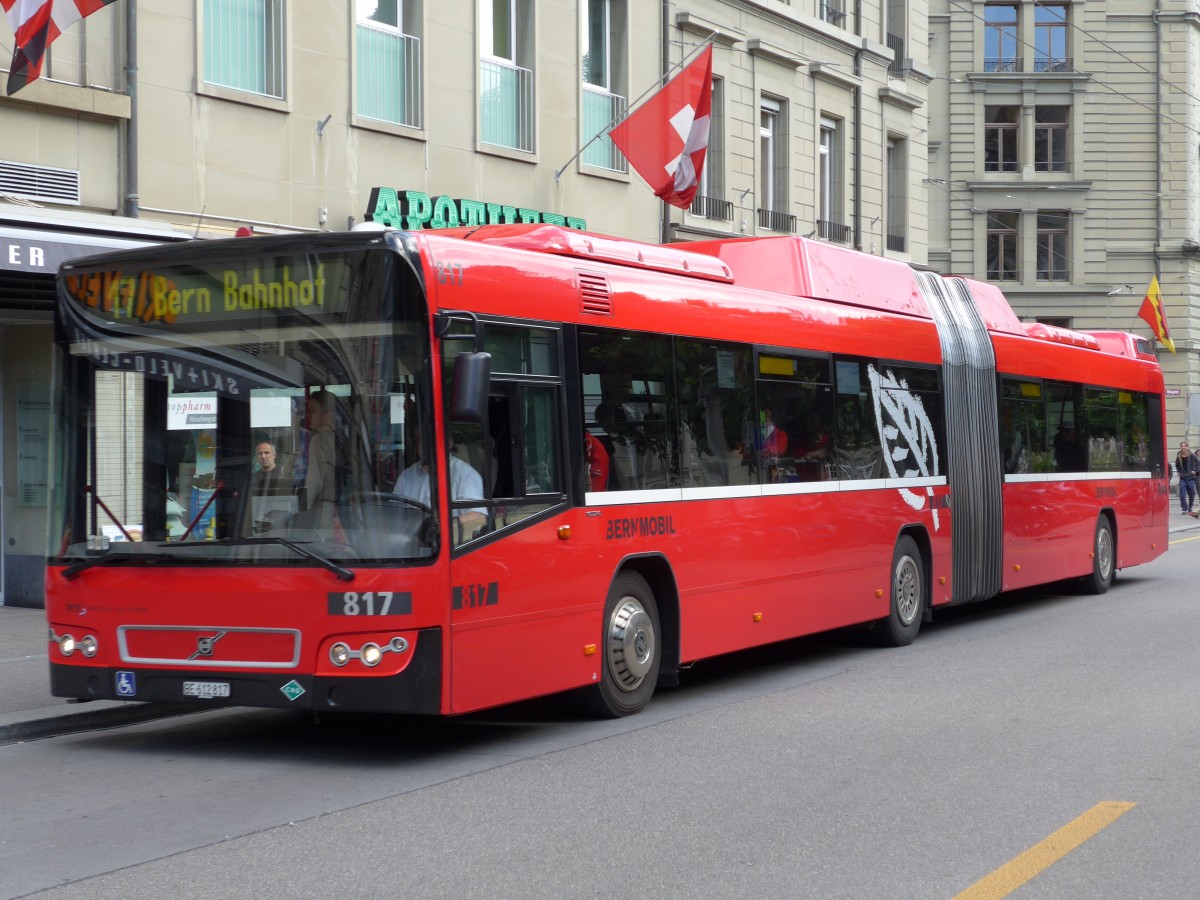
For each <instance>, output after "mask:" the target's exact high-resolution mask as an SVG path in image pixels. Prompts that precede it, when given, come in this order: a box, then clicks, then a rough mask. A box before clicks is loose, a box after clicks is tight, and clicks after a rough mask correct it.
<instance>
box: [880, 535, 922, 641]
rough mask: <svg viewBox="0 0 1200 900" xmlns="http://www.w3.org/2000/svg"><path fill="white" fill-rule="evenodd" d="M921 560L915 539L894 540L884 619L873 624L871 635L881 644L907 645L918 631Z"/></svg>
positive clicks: (920, 599)
mask: <svg viewBox="0 0 1200 900" xmlns="http://www.w3.org/2000/svg"><path fill="white" fill-rule="evenodd" d="M925 602H926V601H925V563H924V561H923V560H922V558H921V551H920V550H919V549H918V548H917V542H916V541H914V540H913V539H912V538H911V537H909V536H908V535H904V536H903V537H901V538H900V540H898V541H896V552H895V553H893V554H892V583H891V603H890V607H889V609H888V615H887V618H886V619H881V620H880V621H879V622H877V623H875V628H874V629H873V634H874V636H875V638H876V640H877V641H878V642H879V644H881V645H882V646H884V647H903V646H905V645H907V644H911V643H912V642H913V641H914V640H916V638H917V632H919V631H920V630H921V616H922V615H923V614H924V612H925Z"/></svg>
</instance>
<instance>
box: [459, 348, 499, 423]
mask: <svg viewBox="0 0 1200 900" xmlns="http://www.w3.org/2000/svg"><path fill="white" fill-rule="evenodd" d="M491 377H492V354H490V353H460V354H458V356H456V357H455V358H454V384H453V385H451V389H450V390H451V393H450V421H451V422H455V423H458V424H461V425H468V424H470V425H482V424H483V423H484V421H485V420H486V418H487V402H488V389H489V386H490V382H491Z"/></svg>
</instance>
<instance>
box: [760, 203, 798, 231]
mask: <svg viewBox="0 0 1200 900" xmlns="http://www.w3.org/2000/svg"><path fill="white" fill-rule="evenodd" d="M758 227H759V228H767V229H770V230H771V231H778V232H781V233H786V234H795V233H796V217H795V216H791V215H788V214H787V213H783V212H776V211H775V210H773V209H760V210H759V211H758Z"/></svg>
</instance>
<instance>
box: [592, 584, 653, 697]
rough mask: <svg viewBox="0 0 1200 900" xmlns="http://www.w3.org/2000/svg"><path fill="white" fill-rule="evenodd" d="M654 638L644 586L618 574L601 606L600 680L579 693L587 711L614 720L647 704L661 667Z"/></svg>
mask: <svg viewBox="0 0 1200 900" xmlns="http://www.w3.org/2000/svg"><path fill="white" fill-rule="evenodd" d="M660 634H661V632H660V630H659V624H658V605H657V604H656V603H655V602H654V593H653V592H652V591H651V590H650V585H648V584H647V583H646V579H644V578H643V577H642V576H641V575H639V574H637V573H636V572H622V573H621V574H620V575H618V576H617V577H616V579H615V580H614V581H613V583H612V587H611V588H610V589H609V591H608V600H607V602H606V603H605V605H604V634H603V638H602V640H601V644H600V652H601V654H602V655H603V659H602V660H601V663H602V669H601V674H600V681H599V682H598V683H596V684H594V685H591V686H590V687H589V688H588V689H587V693H586V695H585V696H586V697H587V702H588V706H589V708H590V709H591V711H592V712H593V713H595V714H596V715H599V716H603V717H605V718H619V717H621V716H628V715H632V714H633V713H635V712H638V711H639V710H641V709H642V708H643V707H645V705H646V704H647V703H649V702H650V697H651V696H652V695H653V694H654V688H655V685H656V684H657V683H658V670H659V666H660V665H661V663H662V647H661V641H660Z"/></svg>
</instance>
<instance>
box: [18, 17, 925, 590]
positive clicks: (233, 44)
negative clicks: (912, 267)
mask: <svg viewBox="0 0 1200 900" xmlns="http://www.w3.org/2000/svg"><path fill="white" fill-rule="evenodd" d="M926 8H927V7H926V4H925V3H924V2H921V3H901V2H896V0H882V2H871V0H860V2H856V3H854V4H848V3H846V2H845V0H790V2H789V0H674V2H672V0H662V2H660V3H649V2H634V0H537V2H535V0H447V2H437V3H434V2H432V0H347V2H341V3H322V4H313V3H305V4H300V3H294V2H292V3H289V2H286V0H194V2H188V3H179V2H171V0H140V2H138V3H136V4H134V3H132V2H130V0H117V2H116V3H113V4H112V5H110V6H107V7H105V8H103V9H101V10H99V11H98V12H96V13H94V14H93V15H91V16H89V17H88V18H86V19H84V20H82V21H81V22H78V23H76V24H75V25H74V26H73V27H72V28H71V29H70V30H69V31H68V32H67V33H65V34H63V35H62V36H60V37H59V38H58V39H57V40H56V41H55V42H54V43H53V45H52V46H51V47H50V50H49V52H48V55H47V59H46V62H45V66H44V69H43V72H42V77H41V78H40V79H38V80H37V81H35V82H33V83H32V84H30V85H28V86H27V87H25V88H24V89H22V90H21V91H19V92H18V93H17V94H16V95H14V96H12V97H8V96H0V132H2V133H3V134H4V135H5V141H4V147H3V149H2V150H0V251H2V252H0V418H2V421H3V425H4V430H3V438H2V439H0V458H2V462H3V467H2V469H0V486H2V489H0V497H2V502H0V545H2V546H3V554H2V555H0V603H8V604H13V605H31V606H40V605H41V603H42V599H41V569H42V566H43V561H44V540H45V538H44V535H45V511H44V509H45V508H44V502H45V493H46V490H47V485H46V484H45V477H44V475H39V474H38V473H39V472H42V471H44V466H43V461H44V459H45V456H46V446H45V441H46V435H47V434H48V433H49V428H48V398H49V392H50V390H51V386H50V356H51V341H52V335H51V327H50V322H51V319H52V302H53V300H52V290H53V273H54V271H55V269H56V268H57V266H58V264H59V263H60V262H62V261H63V260H64V259H69V258H73V257H75V256H79V255H86V254H88V253H92V252H97V251H101V250H104V249H108V248H112V247H119V246H130V245H135V244H137V243H144V242H152V241H159V240H183V239H205V238H212V237H219V236H228V235H232V234H233V233H235V231H236V230H237V229H239V228H251V229H253V230H254V231H255V232H258V233H291V232H294V233H303V232H316V231H342V230H346V229H348V228H351V227H354V226H355V225H358V224H361V223H363V222H366V221H371V220H379V219H381V218H391V217H393V216H395V215H397V214H398V215H400V216H402V217H403V221H402V222H400V223H399V224H400V225H401V226H402V227H437V226H446V225H455V224H473V223H483V222H489V221H499V222H506V221H518V222H519V221H526V222H536V221H545V222H552V223H558V224H568V225H571V226H574V227H582V228H586V229H587V230H591V231H596V232H599V233H604V234H610V235H617V236H621V237H627V238H632V239H637V240H644V241H652V242H657V241H661V240H669V241H684V240H693V239H700V238H711V237H727V236H753V235H759V234H780V233H782V234H798V235H802V236H810V237H815V238H818V239H823V240H828V241H833V242H836V243H839V244H842V245H845V246H848V247H857V248H860V249H862V250H864V251H866V252H870V253H878V254H881V255H882V254H886V255H891V256H894V257H896V258H900V259H904V260H907V261H910V262H912V263H914V264H917V265H924V264H925V263H926V261H927V256H928V245H929V232H928V225H927V223H928V222H929V221H930V219H931V218H933V217H931V216H930V215H929V211H928V210H927V208H926V188H927V184H926V178H927V175H928V171H927V167H926V166H927V163H926V147H927V143H928V142H927V129H928V128H929V111H928V106H927V93H928V88H929V86H930V84H931V81H930V77H929V75H928V74H927V73H928V72H929V71H930V67H929V61H928V48H927V37H928V31H929V24H928V19H927V15H926ZM709 42H712V43H713V44H714V45H715V54H714V74H715V81H714V88H713V116H712V122H711V129H710V145H709V155H708V163H707V165H706V166H705V169H704V172H703V180H702V184H701V189H700V192H699V194H698V196H697V198H696V200H695V202H694V203H693V205H692V206H691V208H689V209H687V210H680V209H675V208H674V207H668V206H665V205H664V204H663V203H661V202H660V201H658V200H657V198H655V197H654V196H653V194H652V193H651V192H650V190H648V189H647V187H646V185H645V183H644V182H643V181H642V180H641V179H640V178H639V177H638V175H637V174H636V173H634V172H632V171H630V170H629V169H628V167H627V165H626V162H625V160H624V158H623V157H622V156H621V154H620V153H619V152H617V151H616V150H615V149H614V148H613V146H612V144H611V142H610V141H608V139H607V138H606V137H604V132H605V131H606V130H607V127H608V126H609V125H610V124H611V123H613V122H614V121H615V120H616V119H617V118H618V117H619V116H621V115H622V114H623V113H624V112H625V111H626V110H627V109H629V108H630V107H631V106H634V105H636V104H637V103H638V102H640V101H641V100H642V99H644V98H645V97H647V96H649V94H650V93H651V92H652V91H653V90H654V89H655V88H656V87H657V86H659V85H660V84H662V82H663V80H664V79H665V78H666V77H669V76H670V75H671V74H673V73H674V72H676V71H678V70H679V68H680V67H681V66H682V65H683V64H685V63H686V62H687V61H689V60H690V59H691V58H693V57H694V55H695V54H696V53H697V52H699V50H700V49H701V48H702V47H703V46H705V45H706V44H708V43H709ZM11 49H12V33H11V31H10V30H9V26H8V23H7V21H4V20H2V19H0V65H3V64H4V63H6V62H7V60H8V59H9V58H10V51H11ZM0 83H2V80H0ZM597 135H599V137H597ZM392 224H396V223H394V222H393V223H392ZM48 248H49V249H48ZM39 479H40V480H39Z"/></svg>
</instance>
